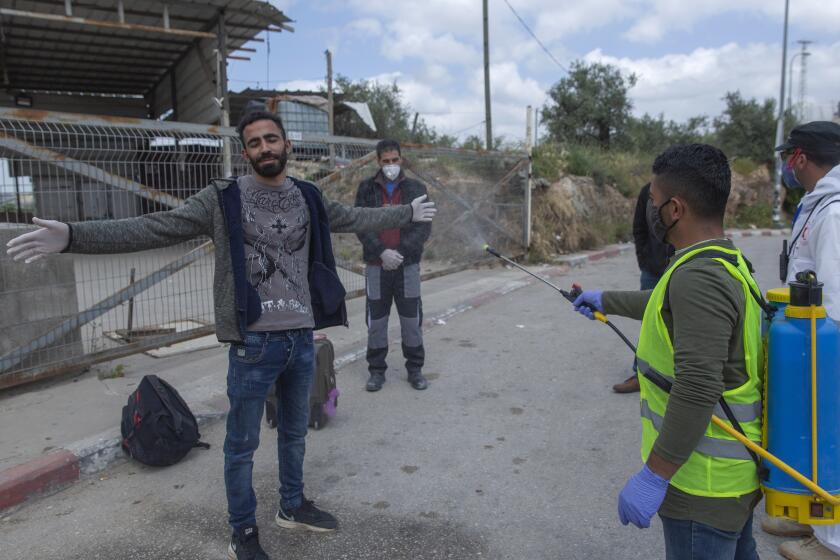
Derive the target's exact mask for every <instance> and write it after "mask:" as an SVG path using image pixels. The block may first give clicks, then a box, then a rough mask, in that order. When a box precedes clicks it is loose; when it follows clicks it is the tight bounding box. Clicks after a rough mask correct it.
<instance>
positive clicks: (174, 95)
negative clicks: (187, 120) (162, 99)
mask: <svg viewBox="0 0 840 560" xmlns="http://www.w3.org/2000/svg"><path fill="white" fill-rule="evenodd" d="M175 76H176V74H175V66H173V67H172V68H171V69H170V70H169V96H170V103H171V104H172V118H171V119H170V120H173V121H177V120H178V83H177V78H176V77H175Z"/></svg>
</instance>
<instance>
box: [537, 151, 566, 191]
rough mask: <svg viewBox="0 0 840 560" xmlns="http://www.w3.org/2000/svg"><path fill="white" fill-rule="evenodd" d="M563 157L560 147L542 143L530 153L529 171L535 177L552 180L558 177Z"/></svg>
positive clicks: (561, 168)
mask: <svg viewBox="0 0 840 560" xmlns="http://www.w3.org/2000/svg"><path fill="white" fill-rule="evenodd" d="M562 170H563V159H562V157H561V156H560V148H559V147H557V146H556V145H554V144H542V145H540V146H537V147H536V148H534V151H533V152H532V153H531V173H532V174H533V175H534V178H536V179H545V180H546V181H549V182H554V181H556V180H557V179H559V178H560V172H561V171H562Z"/></svg>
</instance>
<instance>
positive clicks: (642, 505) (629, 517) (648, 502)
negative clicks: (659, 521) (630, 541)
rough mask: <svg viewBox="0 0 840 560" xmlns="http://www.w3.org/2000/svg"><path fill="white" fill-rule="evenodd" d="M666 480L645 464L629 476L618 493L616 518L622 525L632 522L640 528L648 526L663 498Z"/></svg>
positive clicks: (666, 485) (666, 487)
mask: <svg viewBox="0 0 840 560" xmlns="http://www.w3.org/2000/svg"><path fill="white" fill-rule="evenodd" d="M667 491H668V481H667V480H666V479H664V478H662V477H661V476H659V475H658V474H656V473H655V472H653V471H652V470H650V468H648V466H647V465H645V466H644V468H643V469H642V470H640V471H639V472H638V473H636V474H634V475H633V476H632V477H630V480H628V481H627V484H625V485H624V488H623V489H622V490H621V493H620V494H619V495H618V518H619V519H620V520H621V523H622V524H623V525H627V524H628V523H632V524H633V525H635V526H636V527H638V528H640V529H647V528H648V527H650V520H651V518H652V517H653V516H654V515H655V514H656V512H657V511H659V506H661V505H662V501H663V500H665V493H666V492H667Z"/></svg>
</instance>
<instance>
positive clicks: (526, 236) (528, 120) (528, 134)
mask: <svg viewBox="0 0 840 560" xmlns="http://www.w3.org/2000/svg"><path fill="white" fill-rule="evenodd" d="M533 124H534V115H533V109H532V108H531V106H530V105H528V108H527V109H525V151H526V152H527V153H528V178H527V180H526V181H525V200H524V204H525V208H524V210H525V211H524V220H523V222H524V223H523V226H524V227H523V232H522V233H523V235H522V244H523V245H524V246H525V250H526V251H527V250H528V249H529V248H530V247H531V171H532V170H531V161H532V160H531V153H532V152H533V144H532V143H531V139H532V138H533V136H534V131H533V128H532V127H533Z"/></svg>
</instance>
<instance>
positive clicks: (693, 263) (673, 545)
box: [575, 144, 762, 560]
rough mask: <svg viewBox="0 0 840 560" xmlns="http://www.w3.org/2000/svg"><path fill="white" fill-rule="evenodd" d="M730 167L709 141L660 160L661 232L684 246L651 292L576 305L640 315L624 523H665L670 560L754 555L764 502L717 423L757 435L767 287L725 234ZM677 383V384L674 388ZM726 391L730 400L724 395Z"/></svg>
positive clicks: (602, 296)
mask: <svg viewBox="0 0 840 560" xmlns="http://www.w3.org/2000/svg"><path fill="white" fill-rule="evenodd" d="M730 186H731V173H730V168H729V162H728V161H727V158H726V156H725V155H724V154H723V152H721V151H720V150H718V149H717V148H714V147H713V146H709V145H706V144H690V145H685V146H674V147H672V148H669V149H668V150H666V151H665V152H663V153H662V154H660V155H659V156H658V157H657V158H656V161H655V162H654V164H653V180H652V184H651V189H650V197H651V201H652V205H650V208H651V213H652V216H651V223H652V224H653V227H654V233H655V234H656V235H657V236H658V237H659V238H660V239H661V240H662V241H667V242H668V243H670V244H672V245H673V246H674V247H675V248H676V250H677V252H676V254H675V255H674V257H673V258H672V260H671V262H670V264H669V267H668V269H667V270H666V271H665V274H664V275H663V276H662V278H661V279H660V280H659V282H658V283H657V284H656V287H655V288H654V289H653V290H645V291H633V292H615V291H611V292H600V291H586V292H584V293H583V294H582V295H581V296H580V297H579V298H578V299H577V301H575V306H576V308H577V309H578V311H580V312H581V313H583V314H585V315H587V316H589V317H590V318H592V316H593V310H597V311H601V312H602V313H607V314H616V315H623V316H626V317H631V318H635V319H641V320H642V327H641V333H640V336H639V345H638V351H637V354H636V359H637V364H638V367H637V370H638V374H639V381H640V386H641V416H642V419H641V421H642V446H641V447H642V449H641V451H642V460H643V461H644V462H645V465H644V467H643V468H642V470H641V471H639V472H638V473H637V474H635V475H633V476H632V477H631V478H630V479H629V480H628V482H627V483H626V485H625V486H624V488H623V490H622V491H621V494H620V495H619V499H618V514H619V518H620V519H621V522H622V523H624V524H625V525H626V524H628V523H633V524H634V525H636V526H638V527H649V526H650V520H651V518H652V517H653V516H654V514H656V513H657V512H658V513H659V516H660V518H661V520H662V526H663V529H664V536H665V550H666V558H667V559H668V560H677V559H679V560H757V559H758V554H757V552H756V545H755V540H754V539H753V535H752V520H753V509H754V507H755V505H756V504H757V503H758V502H759V500H760V498H761V493H760V490H759V477H758V472H757V467H756V463H755V462H754V461H753V459H752V457H751V456H750V455H749V453H748V451H747V450H746V448H745V447H744V446H743V445H742V444H741V443H739V442H738V441H737V440H735V439H733V438H732V437H731V436H730V435H729V434H727V433H726V432H725V431H724V430H722V429H720V428H719V427H717V426H715V425H714V424H711V423H710V419H711V416H712V414H715V415H717V416H719V417H721V418H726V417H727V416H726V415H725V414H724V412H723V411H722V410H721V408H722V407H724V406H726V407H727V408H729V409H730V413H731V414H730V415H731V416H732V417H733V420H734V421H735V423H736V424H738V425H740V427H741V429H742V430H743V432H744V433H745V435H746V436H747V437H748V438H749V439H751V440H753V441H755V442H756V443H759V442H760V439H761V389H762V378H761V375H762V370H761V367H760V360H761V357H762V351H761V308H760V306H759V304H758V303H757V301H756V300H755V299H754V298H753V293H756V294H758V293H760V292H759V290H758V287H757V286H756V284H755V281H754V280H753V278H752V276H751V274H750V270H749V265H748V263H747V262H746V261H745V259H744V258H743V257H742V256H741V253H740V251H739V250H738V249H737V248H736V247H735V246H734V245H733V244H732V242H731V241H730V240H728V239H726V238H725V236H724V231H723V218H724V211H725V209H726V202H727V199H728V198H729V191H730ZM669 386H670V391H667V390H666V389H667V388H668V387H669ZM721 397H722V398H721Z"/></svg>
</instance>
